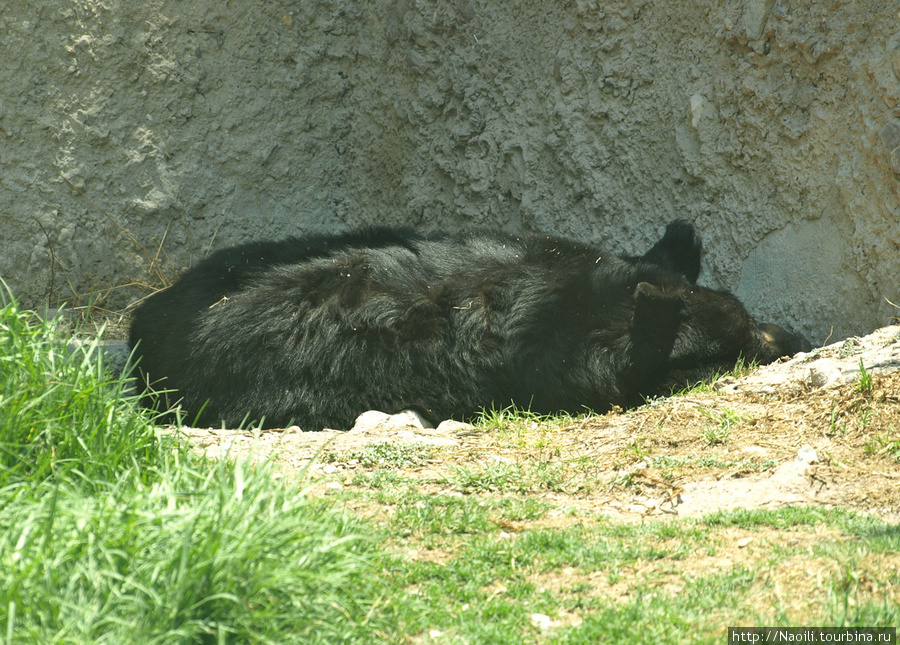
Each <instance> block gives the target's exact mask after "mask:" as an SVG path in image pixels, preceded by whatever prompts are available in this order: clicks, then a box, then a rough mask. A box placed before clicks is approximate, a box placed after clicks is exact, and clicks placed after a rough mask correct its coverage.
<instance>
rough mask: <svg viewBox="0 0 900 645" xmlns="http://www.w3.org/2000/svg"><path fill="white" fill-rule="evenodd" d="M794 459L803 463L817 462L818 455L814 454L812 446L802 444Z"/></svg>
mask: <svg viewBox="0 0 900 645" xmlns="http://www.w3.org/2000/svg"><path fill="white" fill-rule="evenodd" d="M794 461H797V462H800V463H804V464H815V463H818V462H819V455H817V454H816V451H815V450H814V449H813V447H812V446H803V447H802V448H800V450H798V451H797V456H796V457H794Z"/></svg>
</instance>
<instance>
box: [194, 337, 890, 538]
mask: <svg viewBox="0 0 900 645" xmlns="http://www.w3.org/2000/svg"><path fill="white" fill-rule="evenodd" d="M181 431H182V432H184V433H185V434H186V435H187V436H188V437H189V438H190V440H191V441H192V442H194V443H195V444H196V445H197V447H198V450H202V451H204V452H205V453H206V454H208V455H210V456H212V457H218V456H220V455H222V454H224V453H226V452H228V453H230V454H231V455H233V456H236V457H241V458H250V459H263V458H266V457H268V456H270V455H271V454H272V453H275V457H274V459H275V463H276V465H277V468H278V469H279V471H281V472H283V473H285V474H288V473H298V472H300V471H302V470H303V469H307V473H308V475H309V476H310V477H311V478H312V480H313V483H314V488H320V489H321V490H322V491H325V492H328V491H334V490H340V489H351V490H352V489H353V488H354V487H356V486H365V483H364V481H361V480H360V478H358V477H357V475H358V474H359V473H365V472H370V473H371V472H374V471H375V470H376V469H378V468H384V467H385V466H386V464H387V462H386V461H385V460H381V461H379V459H378V458H373V457H372V455H373V454H375V453H373V452H372V448H373V447H377V446H379V445H383V446H390V447H391V448H392V449H394V450H395V451H396V450H398V449H399V448H398V447H400V446H406V447H407V448H408V449H409V450H410V451H413V449H415V448H422V447H425V448H426V450H423V451H419V452H418V453H416V454H419V455H420V456H421V458H418V459H415V458H414V459H411V460H407V461H408V463H405V464H404V463H403V460H402V459H401V460H394V461H392V462H391V463H390V464H389V465H390V468H391V470H392V471H394V472H395V473H396V475H398V476H401V477H403V478H405V481H408V482H410V483H409V485H410V486H414V487H415V488H416V489H418V490H419V491H420V492H433V493H443V494H448V493H450V494H460V493H473V492H479V491H481V492H492V493H501V494H516V495H523V496H534V497H537V498H540V499H542V500H543V501H545V502H548V503H550V504H551V505H557V504H558V505H559V507H560V508H567V509H576V510H577V511H579V513H578V514H579V515H582V516H583V515H584V514H587V515H605V516H611V517H614V518H618V519H621V520H623V521H629V520H632V521H633V520H641V519H646V518H654V517H658V518H675V517H693V516H698V515H703V514H706V513H710V512H715V511H718V510H732V509H739V508H742V509H757V508H774V507H778V506H783V505H788V504H815V505H823V506H825V507H828V508H831V507H838V506H839V507H844V508H851V509H856V510H859V511H861V512H865V513H872V514H875V515H878V516H879V517H881V518H883V519H884V520H886V521H890V522H897V521H898V520H900V326H894V327H886V328H883V329H880V330H878V331H877V332H875V333H873V334H871V335H869V336H866V337H864V338H854V339H850V340H847V341H844V342H842V343H837V344H834V345H831V346H828V347H825V348H822V349H818V350H814V351H813V352H811V353H809V354H800V355H798V356H796V357H794V358H793V359H791V360H785V361H783V362H781V363H778V364H774V365H770V366H767V367H764V368H761V369H758V370H756V371H755V372H753V373H751V374H749V375H747V376H744V377H741V378H734V377H725V378H722V379H719V380H718V381H716V382H714V383H713V384H712V386H711V387H706V388H699V389H697V390H694V391H693V392H691V393H689V394H686V395H682V396H675V397H670V398H666V399H660V400H656V401H653V402H651V403H650V404H648V405H646V406H643V407H641V408H639V409H636V410H631V411H620V410H615V411H613V412H610V413H608V414H606V415H603V416H592V417H586V418H582V419H578V420H573V421H569V422H565V421H563V422H560V421H559V420H552V419H527V418H526V419H524V420H522V419H520V420H519V421H518V422H514V423H511V424H506V423H499V424H493V425H492V424H483V425H479V426H476V427H472V426H469V425H466V424H453V423H450V424H442V425H441V426H439V427H438V428H437V429H433V428H422V427H418V426H416V425H414V424H412V423H409V422H408V420H407V421H404V420H401V421H399V422H398V421H397V420H396V418H395V419H394V423H386V424H382V425H381V426H378V427H369V428H364V427H361V426H358V427H355V428H354V429H353V430H351V431H336V430H335V431H332V430H326V431H323V432H303V431H301V430H300V429H299V428H296V427H294V428H289V429H286V430H276V431H264V432H258V431H257V432H252V431H235V430H212V429H197V428H182V429H181ZM366 451H369V452H366ZM382 453H383V454H387V450H383V451H382ZM410 454H412V453H410ZM367 455H368V457H367ZM422 455H424V456H422ZM388 461H389V460H388ZM466 478H468V479H469V480H471V482H476V483H474V484H470V485H467V484H466ZM492 478H493V479H492ZM357 482H359V483H357ZM492 482H493V483H492ZM554 518H557V519H554ZM556 521H564V520H562V519H561V516H560V515H556V514H553V513H551V514H549V515H547V516H545V517H543V518H541V519H539V520H536V521H535V522H533V523H529V524H528V527H536V526H544V525H547V524H548V523H551V524H552V523H553V522H556ZM510 528H514V529H520V528H526V527H524V526H523V527H510Z"/></svg>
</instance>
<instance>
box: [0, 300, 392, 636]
mask: <svg viewBox="0 0 900 645" xmlns="http://www.w3.org/2000/svg"><path fill="white" fill-rule="evenodd" d="M0 361H2V363H0V365H2V371H0V379H2V380H0V446H2V454H0V460H2V461H0V643H4V644H11V643H40V644H42V645H43V644H46V643H204V642H209V643H217V642H221V643H225V642H241V643H244V642H256V643H288V642H296V643H315V642H322V643H332V642H360V643H363V642H369V640H370V637H371V634H373V633H379V632H381V631H383V630H382V628H381V625H380V618H379V616H380V615H381V614H379V613H378V612H376V611H375V610H376V608H377V606H378V602H379V599H380V594H381V593H382V590H381V587H383V586H384V584H383V581H381V580H380V579H379V578H377V577H376V576H373V575H372V571H373V568H374V567H375V566H376V565H375V564H374V563H375V562H376V561H377V560H378V558H380V557H381V556H380V554H378V553H376V552H375V551H374V549H375V547H376V546H377V545H378V542H377V540H376V538H375V537H374V535H373V533H372V531H371V530H369V529H367V528H364V527H362V526H361V525H360V523H359V522H358V521H357V520H354V519H353V518H351V517H349V516H348V515H346V514H345V513H343V512H340V511H339V510H337V509H336V508H335V507H333V506H329V505H324V504H322V503H321V502H317V501H315V500H310V499H309V498H308V496H307V495H306V494H304V491H303V490H302V489H301V488H299V487H298V486H297V485H296V484H288V485H285V484H284V483H283V482H279V481H277V480H275V479H273V477H272V473H271V470H270V468H269V467H268V466H267V465H262V466H258V467H255V468H250V467H248V466H247V465H245V464H232V463H229V462H225V461H223V462H220V463H210V462H207V461H205V460H203V459H200V458H197V457H193V456H192V454H191V453H190V452H189V451H188V450H187V448H186V446H185V445H183V444H180V443H177V442H175V441H174V440H169V439H165V438H163V437H162V436H161V435H160V432H159V430H158V429H157V428H155V427H154V426H153V425H152V423H151V419H150V418H148V416H147V414H146V413H145V412H144V411H142V410H140V409H138V407H137V403H136V401H135V399H134V398H133V397H130V396H129V395H128V394H127V386H128V380H127V378H124V377H114V376H112V375H110V374H109V372H108V371H107V370H106V369H105V367H104V365H103V361H102V356H101V355H99V354H98V353H97V352H96V348H93V349H92V348H90V347H89V348H87V349H84V350H82V349H74V350H72V351H71V352H69V351H67V350H66V343H65V338H64V336H63V335H62V332H61V330H59V329H58V328H56V327H55V326H54V324H53V323H52V322H51V323H47V322H44V321H41V320H39V319H37V318H36V317H35V316H34V315H33V314H32V313H31V312H27V311H22V310H20V309H19V307H18V304H17V303H16V301H15V299H14V298H13V297H12V296H11V295H9V294H5V295H4V296H3V300H2V308H0ZM387 629H388V631H393V632H395V631H396V628H395V627H393V628H392V627H390V626H388V627H387Z"/></svg>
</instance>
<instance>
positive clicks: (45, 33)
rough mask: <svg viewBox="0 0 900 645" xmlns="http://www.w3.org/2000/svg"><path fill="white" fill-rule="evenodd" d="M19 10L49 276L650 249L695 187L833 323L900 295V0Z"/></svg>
mask: <svg viewBox="0 0 900 645" xmlns="http://www.w3.org/2000/svg"><path fill="white" fill-rule="evenodd" d="M0 34H3V37H2V38H0V60H2V61H3V64H2V65H0V248H2V251H0V275H2V276H3V277H4V278H5V279H6V280H7V281H8V282H9V283H10V285H11V286H12V287H13V289H14V291H15V292H16V293H17V294H18V295H19V296H20V297H21V298H22V299H23V300H24V301H25V302H26V303H28V304H37V303H39V302H41V301H42V300H43V299H46V298H47V297H48V296H49V297H50V299H51V300H52V301H56V300H58V299H61V298H67V297H71V296H72V294H73V292H74V293H76V294H78V295H79V296H81V297H82V298H84V297H85V296H86V295H87V294H89V293H91V292H93V293H95V294H96V295H97V296H98V297H99V298H101V301H102V302H103V303H108V304H109V306H114V307H120V306H122V305H124V304H127V303H128V302H130V301H131V300H132V299H134V298H136V297H138V296H139V295H140V294H141V293H142V292H141V289H140V288H139V287H136V286H133V285H134V283H141V284H144V285H150V284H154V285H159V284H160V282H161V280H162V278H161V277H160V273H161V274H162V275H163V276H165V278H166V279H171V278H172V277H174V276H175V275H177V272H178V271H179V270H180V269H181V268H183V267H185V266H188V265H189V264H190V263H191V262H193V261H196V260H197V259H198V258H201V257H203V256H204V255H205V254H206V253H207V252H208V250H209V248H211V247H213V248H215V247H220V246H223V245H226V244H232V243H236V242H239V241H242V240H247V239H258V238H271V237H278V236H282V235H286V234H296V233H300V232H304V231H310V232H312V231H316V232H318V231H328V230H341V229H345V228H347V227H350V226H353V225H358V224H365V223H375V222H380V223H391V224H409V225H413V226H415V227H418V228H421V229H432V228H456V227H461V226H488V227H501V228H506V229H509V230H525V229H539V230H545V231H549V232H555V233H559V234H564V235H569V236H575V237H577V238H581V239H591V240H595V241H600V242H602V243H604V244H605V245H606V246H608V247H609V248H611V249H614V250H621V251H625V252H639V251H641V250H643V249H644V248H645V247H646V246H647V245H648V244H650V243H651V242H652V241H653V240H654V239H655V238H656V237H658V235H659V234H660V233H661V232H662V229H663V226H664V224H665V222H667V221H668V220H670V219H672V218H675V217H684V218H687V219H689V220H691V221H694V222H695V223H696V224H697V226H698V228H699V229H700V231H701V232H702V234H703V236H704V239H705V242H706V247H707V251H708V253H707V256H706V259H705V265H704V271H705V274H704V277H703V278H702V281H704V282H705V283H706V284H710V285H712V286H718V287H722V288H728V289H731V290H733V291H735V292H736V293H737V294H738V295H739V296H740V297H741V298H742V299H743V300H744V301H745V302H746V303H747V304H748V306H749V308H750V309H751V310H752V311H753V312H754V313H755V314H757V315H759V316H760V317H762V318H765V319H769V320H772V321H774V322H779V323H783V324H787V325H789V326H793V327H794V328H796V329H797V330H799V331H802V332H804V333H806V334H807V335H808V336H809V337H810V338H811V340H812V341H813V343H814V344H817V343H821V342H822V341H824V340H825V338H826V336H828V334H829V332H830V331H831V330H832V328H833V336H832V340H835V339H837V338H841V337H843V336H847V335H850V334H858V333H862V332H865V331H867V330H870V329H872V328H874V327H877V326H879V325H881V324H883V323H885V322H886V321H888V320H889V318H890V317H891V316H892V315H895V314H897V313H898V310H897V309H895V308H893V307H891V306H890V305H889V304H888V303H887V302H886V301H885V298H888V299H890V300H891V301H893V302H895V303H898V304H900V286H898V282H900V280H898V279H897V277H898V273H900V272H898V269H900V202H898V194H897V189H898V182H900V155H898V154H897V147H898V146H900V105H898V102H900V15H898V7H897V5H896V3H894V2H876V1H874V0H855V1H854V2H846V1H842V0H825V1H822V0H743V1H737V0H731V1H728V2H721V1H719V0H700V1H698V2H692V3H681V4H678V3H674V4H673V3H662V2H649V1H646V0H622V1H616V2H606V1H602V0H578V1H569V2H566V1H557V2H546V1H545V0H517V1H516V2H511V1H510V2H507V1H501V2H488V1H487V0H372V1H362V0H358V1H355V0H322V1H313V0H302V1H299V0H298V1H296V2H288V1H285V0H281V1H277V0H276V1H275V2H255V1H248V2H237V1H233V2H202V1H197V2H179V1H176V0H148V1H147V2H140V3H134V2H123V1H120V0H68V1H64V0H36V1H34V2H28V3H23V2H12V3H6V4H5V5H4V6H3V7H2V8H0ZM129 285H132V286H129Z"/></svg>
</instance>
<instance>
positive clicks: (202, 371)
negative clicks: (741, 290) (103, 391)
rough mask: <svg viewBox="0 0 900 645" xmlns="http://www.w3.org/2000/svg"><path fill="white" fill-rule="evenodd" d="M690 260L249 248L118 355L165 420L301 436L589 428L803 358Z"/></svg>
mask: <svg viewBox="0 0 900 645" xmlns="http://www.w3.org/2000/svg"><path fill="white" fill-rule="evenodd" d="M700 254H701V245H700V241H699V239H698V238H697V237H696V235H695V233H694V229H693V227H692V226H691V225H690V224H688V223H686V222H681V221H679V222H673V223H672V224H670V225H669V227H668V228H667V229H666V234H665V236H664V237H663V238H662V239H661V240H660V241H659V242H658V243H657V244H656V245H654V246H653V248H651V249H650V251H648V252H647V253H646V254H645V255H644V256H641V257H628V258H618V257H614V256H610V255H607V254H605V253H603V252H601V251H599V250H597V249H595V248H593V247H591V246H587V245H583V244H579V243H575V242H571V241H566V240H561V239H557V238H553V237H548V236H544V235H522V236H516V235H508V234H503V233H486V232H477V233H463V234H456V235H438V236H432V237H423V236H419V235H416V234H414V233H411V232H409V231H403V230H395V229H387V228H379V229H373V230H368V231H361V232H356V233H351V234H345V235H335V236H318V237H309V238H303V239H298V238H292V239H288V240H284V241H282V242H272V243H260V244H246V245H242V246H238V247H235V248H232V249H225V250H223V251H219V252H217V253H215V254H213V255H212V256H210V257H209V258H208V259H207V260H205V261H203V262H201V263H200V264H198V265H197V266H196V267H194V268H192V269H190V270H189V271H187V272H186V273H185V274H184V276H183V277H182V278H181V279H180V280H179V281H178V282H177V283H176V284H175V285H173V286H172V287H171V288H169V289H168V290H166V291H163V292H160V293H158V294H155V295H153V296H151V297H150V298H148V299H147V300H146V301H145V302H144V303H143V304H142V305H141V306H140V307H139V308H138V309H137V311H136V313H135V316H134V322H133V324H132V328H131V344H132V346H134V345H136V344H138V343H139V344H138V353H139V354H140V356H141V361H140V364H139V368H140V371H141V374H142V378H143V379H144V380H145V382H147V383H150V384H151V385H152V387H153V388H155V389H157V390H161V389H173V390H175V391H176V392H175V393H173V394H170V395H168V396H167V397H162V400H163V402H164V403H165V404H166V405H167V404H168V402H172V401H175V400H178V399H180V402H181V405H182V407H183V408H184V409H185V410H186V411H187V412H188V414H189V415H192V414H197V413H198V412H199V411H200V410H201V408H203V406H204V405H206V407H205V408H204V409H203V412H202V415H201V420H202V421H204V422H206V423H210V424H219V423H220V422H221V423H224V424H225V425H227V426H232V427H233V426H236V425H238V424H240V423H242V422H244V421H245V420H249V421H252V422H258V421H260V420H261V419H263V418H264V425H265V426H266V427H284V426H286V425H288V424H290V423H297V424H298V425H300V426H301V427H302V428H303V429H305V430H318V429H321V428H323V427H332V428H349V427H350V426H352V424H353V421H354V419H355V418H356V416H357V415H359V414H360V413H362V412H364V411H366V410H369V409H377V410H382V411H384V412H390V413H393V412H398V411H400V410H403V409H407V408H412V409H416V410H418V411H420V412H421V413H423V414H424V415H426V416H427V417H430V418H431V419H433V420H441V419H445V418H457V419H461V418H466V417H469V416H471V415H472V414H475V413H477V412H478V411H479V409H480V408H483V407H488V408H489V407H490V406H492V405H495V406H506V405H509V404H510V403H513V402H514V403H516V404H518V405H520V406H523V407H529V408H530V409H531V410H533V411H535V412H541V413H549V412H558V411H570V412H581V411H583V410H585V409H590V410H594V411H598V412H599V411H604V410H607V409H609V408H610V407H611V406H612V405H622V406H632V405H636V404H640V403H641V402H642V400H643V399H642V397H644V396H649V395H656V394H665V393H668V391H669V389H670V388H671V387H672V386H675V385H680V384H683V383H686V382H690V381H692V380H697V379H700V378H703V377H705V376H708V375H709V374H711V373H712V372H714V371H716V370H719V369H728V368H730V367H732V366H733V365H734V362H735V360H736V359H737V358H738V357H739V356H744V357H745V358H747V359H754V358H755V359H757V360H759V361H760V362H762V363H766V362H770V361H772V360H774V359H776V358H778V357H779V356H781V355H784V354H791V353H794V352H796V351H799V350H801V349H808V343H806V342H805V341H804V340H803V339H801V338H798V337H796V336H793V335H792V334H789V333H788V332H786V331H785V330H783V329H781V328H780V327H777V326H775V325H766V326H759V325H757V324H756V323H755V322H754V320H753V319H752V318H751V317H750V316H749V314H748V313H747V312H746V310H745V309H744V307H743V306H742V305H741V304H740V302H738V300H737V299H736V298H734V296H732V295H730V294H727V293H723V292H718V291H713V290H711V289H707V288H704V287H699V286H697V285H696V284H695V282H696V279H697V276H698V275H699V272H700ZM152 399H155V397H147V400H148V401H150V400H152ZM188 420H189V421H191V420H192V418H191V417H190V416H188Z"/></svg>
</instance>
